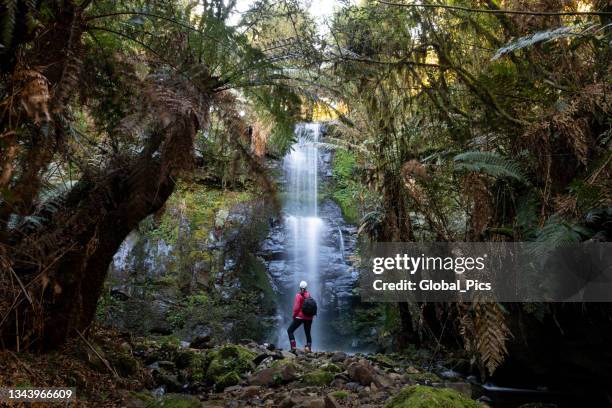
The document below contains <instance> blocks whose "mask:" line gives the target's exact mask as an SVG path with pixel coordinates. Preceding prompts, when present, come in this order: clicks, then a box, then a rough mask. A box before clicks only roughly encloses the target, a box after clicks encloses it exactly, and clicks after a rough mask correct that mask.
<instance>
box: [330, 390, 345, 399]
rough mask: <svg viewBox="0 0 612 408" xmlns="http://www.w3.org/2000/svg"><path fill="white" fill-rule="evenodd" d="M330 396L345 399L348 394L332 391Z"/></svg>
mask: <svg viewBox="0 0 612 408" xmlns="http://www.w3.org/2000/svg"><path fill="white" fill-rule="evenodd" d="M331 396H332V397H334V398H337V399H345V398H348V396H349V393H348V392H346V391H334V392H332V393H331Z"/></svg>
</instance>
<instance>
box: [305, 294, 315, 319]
mask: <svg viewBox="0 0 612 408" xmlns="http://www.w3.org/2000/svg"><path fill="white" fill-rule="evenodd" d="M302 313H304V316H308V317H312V316H316V314H317V302H315V300H314V299H313V298H312V296H308V297H307V298H304V302H303V303H302Z"/></svg>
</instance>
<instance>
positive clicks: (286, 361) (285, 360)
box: [270, 358, 299, 370]
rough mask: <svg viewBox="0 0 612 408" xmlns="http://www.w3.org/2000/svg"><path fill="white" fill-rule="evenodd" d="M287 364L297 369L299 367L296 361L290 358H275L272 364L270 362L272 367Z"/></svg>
mask: <svg viewBox="0 0 612 408" xmlns="http://www.w3.org/2000/svg"><path fill="white" fill-rule="evenodd" d="M286 365H292V366H294V368H295V369H296V370H297V369H298V368H299V367H298V365H297V364H295V361H293V360H291V359H288V358H283V359H281V360H274V361H273V362H272V364H270V367H273V368H279V367H284V366H286Z"/></svg>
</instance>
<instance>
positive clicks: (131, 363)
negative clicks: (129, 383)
mask: <svg viewBox="0 0 612 408" xmlns="http://www.w3.org/2000/svg"><path fill="white" fill-rule="evenodd" d="M108 360H109V362H110V364H111V365H112V366H113V367H114V368H115V369H116V370H117V372H118V373H119V375H120V376H122V377H129V376H130V375H133V374H135V373H136V372H137V371H138V368H139V365H138V360H136V358H134V357H133V356H132V355H131V354H129V353H126V352H119V353H116V354H112V355H111V356H110V357H109V359H108Z"/></svg>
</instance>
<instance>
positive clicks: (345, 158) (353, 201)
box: [330, 150, 362, 224]
mask: <svg viewBox="0 0 612 408" xmlns="http://www.w3.org/2000/svg"><path fill="white" fill-rule="evenodd" d="M355 168H356V165H355V156H354V155H353V154H352V153H350V152H347V151H344V150H338V151H337V152H336V154H335V155H334V161H333V164H332V169H333V177H334V181H335V185H334V186H333V189H332V191H331V194H330V195H331V198H332V199H333V200H334V201H335V202H336V203H337V204H338V205H339V206H340V209H341V210H342V215H343V216H344V219H345V220H346V221H347V222H350V223H351V224H357V223H358V222H359V206H358V199H357V197H358V196H359V192H360V191H361V189H362V186H361V185H360V184H359V183H358V182H356V181H355V175H354V173H355Z"/></svg>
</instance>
